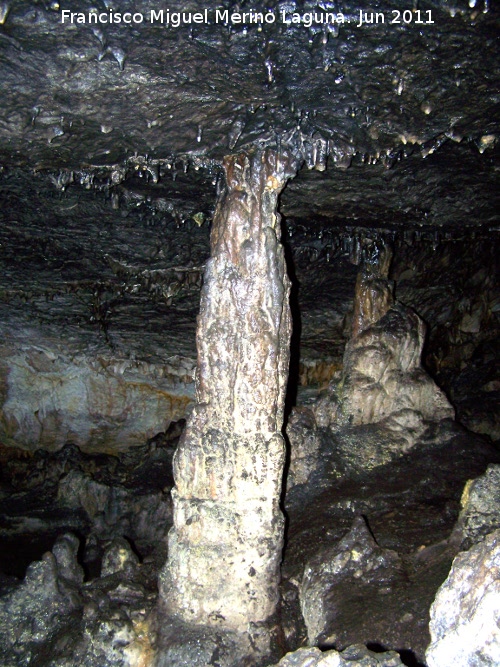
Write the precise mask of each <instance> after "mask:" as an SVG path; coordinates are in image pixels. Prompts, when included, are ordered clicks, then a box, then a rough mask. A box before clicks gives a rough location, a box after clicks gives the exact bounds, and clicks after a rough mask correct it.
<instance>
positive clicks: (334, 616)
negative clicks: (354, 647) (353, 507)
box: [300, 517, 404, 646]
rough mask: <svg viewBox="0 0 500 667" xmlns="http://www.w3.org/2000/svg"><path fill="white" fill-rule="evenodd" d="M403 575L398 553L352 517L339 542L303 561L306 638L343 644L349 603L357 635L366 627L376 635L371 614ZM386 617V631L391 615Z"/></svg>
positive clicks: (384, 602)
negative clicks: (351, 523)
mask: <svg viewBox="0 0 500 667" xmlns="http://www.w3.org/2000/svg"><path fill="white" fill-rule="evenodd" d="M403 579H404V570H403V565H402V561H401V559H400V557H399V555H398V554H397V553H396V552H395V551H392V550H390V549H383V548H382V547H379V546H378V544H377V543H376V542H375V540H374V538H373V536H372V535H371V533H370V531H369V529H368V527H367V525H366V522H365V520H364V519H363V518H362V517H359V518H357V519H356V520H355V521H354V523H353V526H352V528H351V530H350V532H349V533H348V534H347V535H346V536H345V537H344V538H343V539H342V540H341V541H340V542H339V543H338V544H336V545H334V546H331V547H325V548H323V549H320V550H319V551H318V552H317V553H316V555H315V556H314V557H313V558H312V559H311V560H309V561H308V563H307V564H306V567H305V570H304V576H303V579H302V585H301V588H300V605H301V609H302V614H303V616H304V620H305V623H306V626H307V635H308V639H309V643H310V644H311V645H317V644H319V645H332V644H335V645H339V644H340V645H342V643H343V642H344V637H343V636H342V631H343V622H342V617H343V615H345V610H347V609H349V608H350V609H351V611H350V612H349V613H350V614H351V616H352V615H353V614H354V615H357V616H358V620H359V628H358V631H359V634H360V636H362V634H363V633H366V632H368V633H370V632H373V633H374V635H375V633H376V632H379V631H380V628H379V627H378V626H377V621H378V619H377V618H376V617H377V616H379V617H380V616H383V615H384V614H385V612H386V607H387V605H388V604H389V600H391V589H392V586H393V585H394V584H397V583H398V582H401V581H402V580H403ZM377 599H378V604H377V602H375V604H374V603H373V600H377ZM353 600H354V605H353ZM356 600H358V604H356V603H355V601H356ZM368 600H370V602H368ZM361 601H362V602H361ZM392 603H393V602H392V600H391V603H390V604H392ZM377 607H379V608H378V611H377ZM353 609H355V610H356V611H353ZM382 609H383V613H382V614H381V613H380V612H381V610H382ZM386 623H387V627H386V628H385V632H387V630H388V628H389V624H390V621H386ZM366 641H375V642H378V643H384V644H387V642H382V641H381V637H380V636H379V637H378V638H377V637H376V636H371V637H370V636H368V637H366ZM343 645H344V646H345V645H346V644H345V643H343Z"/></svg>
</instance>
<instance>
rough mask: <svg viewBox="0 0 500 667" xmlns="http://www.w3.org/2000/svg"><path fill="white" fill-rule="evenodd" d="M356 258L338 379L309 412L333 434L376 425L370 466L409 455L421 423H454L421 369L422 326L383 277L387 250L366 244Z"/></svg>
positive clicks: (443, 398) (439, 393)
mask: <svg viewBox="0 0 500 667" xmlns="http://www.w3.org/2000/svg"><path fill="white" fill-rule="evenodd" d="M361 252H362V257H361V268H360V271H359V273H358V277H357V281H356V294H355V300H354V315H353V326H352V337H351V339H350V340H349V341H348V343H347V345H346V349H345V353H344V367H343V372H342V377H341V379H340V381H339V382H338V383H334V384H332V385H331V386H330V387H329V389H328V391H327V392H326V395H325V396H323V397H321V398H320V399H319V400H318V401H317V403H316V405H315V406H314V411H315V415H316V420H317V423H318V425H319V426H326V427H330V428H331V429H334V430H335V429H338V428H342V427H360V426H362V425H365V424H378V426H379V430H380V429H383V431H384V433H385V434H386V436H387V437H386V440H387V446H386V452H384V451H380V452H374V453H373V456H371V459H373V461H372V462H373V464H376V463H377V461H378V462H379V463H385V462H387V460H388V459H387V453H390V452H392V453H393V454H398V453H401V452H405V451H407V450H408V449H410V448H411V447H412V446H413V445H414V444H415V442H416V441H417V439H418V438H419V436H421V435H422V433H423V432H424V431H425V428H426V423H427V422H437V421H440V420H441V419H445V418H453V417H454V410H453V408H452V406H451V405H450V403H449V402H448V399H447V398H446V396H445V395H444V393H443V392H442V391H441V390H440V389H439V388H438V387H437V385H436V384H435V383H434V381H433V380H432V379H431V377H430V376H429V375H428V374H427V373H426V371H425V370H424V369H423V368H422V366H421V355H422V348H423V345H424V338H425V326H424V323H423V322H422V320H421V319H420V317H419V316H418V315H417V314H416V313H415V312H414V311H413V310H411V309H410V308H407V307H406V306H404V305H403V304H401V303H394V300H393V295H392V284H391V282H390V281H389V280H388V278H387V276H388V272H389V267H390V261H391V252H390V250H389V249H388V248H387V247H386V246H383V245H382V246H379V245H378V244H377V243H375V242H373V243H370V242H368V243H367V244H366V245H365V247H364V248H363V249H362V251H361ZM379 439H380V438H379ZM381 439H382V440H383V439H384V437H382V438H381Z"/></svg>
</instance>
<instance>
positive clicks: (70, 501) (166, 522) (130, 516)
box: [57, 470, 172, 547]
mask: <svg viewBox="0 0 500 667" xmlns="http://www.w3.org/2000/svg"><path fill="white" fill-rule="evenodd" d="M57 498H58V501H59V502H60V503H61V504H62V505H65V506H66V507H71V508H73V509H75V510H80V509H81V510H83V511H84V512H85V513H86V515H87V517H88V519H89V521H90V523H91V524H92V530H93V533H94V534H96V535H98V537H99V539H101V540H103V539H104V540H106V539H108V540H112V539H114V538H119V537H121V536H123V535H126V536H127V537H130V538H131V539H133V540H134V541H135V542H136V543H138V544H141V543H143V544H145V545H147V546H149V547H151V546H154V545H155V544H158V542H160V541H162V540H164V539H165V538H166V535H167V532H168V529H169V527H170V526H171V525H172V505H171V499H170V495H167V494H164V493H162V492H156V493H146V494H138V493H134V492H133V491H132V490H129V489H127V488H124V487H122V486H108V485H107V484H103V483H100V482H96V481H95V480H93V479H92V478H91V476H90V475H88V474H85V473H83V472H81V471H79V470H73V471H71V472H69V473H68V474H67V475H65V476H64V477H62V479H61V480H60V482H59V486H58V492H57Z"/></svg>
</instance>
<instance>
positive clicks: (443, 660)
mask: <svg viewBox="0 0 500 667" xmlns="http://www.w3.org/2000/svg"><path fill="white" fill-rule="evenodd" d="M429 627H430V632H431V644H430V646H429V648H428V649H427V653H426V658H427V664H428V665H429V667H476V666H477V665H481V666H482V667H483V666H484V667H494V666H495V665H498V656H499V655H500V630H499V627H500V530H496V531H495V532H494V533H491V534H490V535H489V536H488V537H486V538H485V539H484V540H483V541H482V542H480V543H479V544H477V545H475V546H474V547H472V548H471V549H470V550H469V551H465V552H462V553H460V554H459V555H458V556H457V557H456V558H455V560H454V561H453V566H452V568H451V572H450V574H449V576H448V578H447V579H446V581H445V582H444V584H443V585H442V586H441V588H440V589H439V591H438V593H437V595H436V599H435V600H434V603H433V605H432V607H431V622H430V626H429Z"/></svg>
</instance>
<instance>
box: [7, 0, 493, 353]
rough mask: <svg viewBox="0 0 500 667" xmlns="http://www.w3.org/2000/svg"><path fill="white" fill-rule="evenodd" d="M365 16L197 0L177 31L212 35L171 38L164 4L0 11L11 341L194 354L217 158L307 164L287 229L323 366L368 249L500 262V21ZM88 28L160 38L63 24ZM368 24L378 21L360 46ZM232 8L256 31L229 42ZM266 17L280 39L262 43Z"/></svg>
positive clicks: (291, 188) (474, 11)
mask: <svg viewBox="0 0 500 667" xmlns="http://www.w3.org/2000/svg"><path fill="white" fill-rule="evenodd" d="M360 4H361V3H360ZM362 4H363V6H362V7H360V5H359V4H356V3H354V2H350V1H348V2H343V3H338V4H337V3H331V2H329V1H328V0H324V1H323V2H320V3H314V2H308V1H307V0H305V1H302V2H301V1H298V0H297V1H294V0H283V1H282V2H275V1H271V2H267V3H265V4H264V3H249V2H245V1H243V2H240V3H231V2H221V3H209V2H205V1H204V0H191V1H187V2H186V3H184V4H183V5H176V6H175V8H173V7H170V11H171V12H173V11H174V9H175V11H184V12H187V13H191V14H193V13H195V12H202V13H203V12H204V11H205V10H206V11H207V16H208V18H209V20H208V22H207V23H200V24H191V25H180V26H179V27H173V26H172V25H162V24H161V23H159V22H158V21H156V22H155V23H153V24H151V23H149V21H148V17H149V16H150V12H151V10H152V9H155V10H156V11H159V10H160V9H162V8H163V10H164V12H165V16H166V12H167V9H168V7H167V6H163V5H161V3H156V2H150V1H148V2H143V1H141V0H137V1H135V2H131V1H128V0H124V1H123V2H120V3H114V4H113V3H111V2H110V1H109V0H96V1H95V2H94V3H91V2H86V1H85V0H81V1H78V2H76V1H71V0H69V1H67V2H66V1H64V2H63V1H61V2H60V3H59V2H51V1H49V0H38V1H37V0H31V1H27V0H18V1H13V2H0V96H1V97H0V99H1V104H0V202H1V206H0V221H1V224H0V269H1V270H0V311H1V314H2V317H1V320H2V321H3V322H4V324H5V323H10V324H7V325H6V326H7V329H5V327H4V334H5V330H8V331H12V330H13V329H14V330H15V329H16V327H12V322H15V321H16V318H19V319H18V325H16V326H17V329H19V330H20V329H21V328H22V327H24V326H28V324H30V323H34V322H37V323H38V324H39V325H40V326H45V325H46V326H47V327H50V331H51V332H52V333H51V335H53V332H54V331H56V332H57V333H56V334H55V335H56V337H58V336H59V335H60V332H61V331H63V330H64V332H65V334H64V335H65V336H66V337H69V338H70V337H71V336H70V332H71V331H72V332H73V333H75V332H77V333H75V336H76V339H78V341H79V344H81V342H82V340H83V339H84V338H85V336H86V335H87V333H88V336H89V340H90V341H91V342H92V341H95V334H96V332H99V336H100V340H101V343H103V344H105V345H109V344H111V343H112V344H113V345H115V346H116V347H117V348H122V347H123V349H124V350H126V351H127V353H128V352H130V350H132V351H133V350H134V349H137V351H138V352H137V353H138V354H139V355H140V354H142V355H143V356H144V355H145V354H146V352H147V356H150V357H156V356H158V355H159V356H161V355H162V354H163V352H162V350H164V349H165V347H166V348H168V349H169V350H170V351H171V352H173V353H176V354H177V353H179V354H189V355H192V354H193V353H194V326H195V325H194V321H195V315H196V313H197V310H198V303H199V287H200V282H201V275H202V272H203V267H204V263H205V262H206V260H207V258H208V254H209V243H208V241H209V231H210V221H211V217H212V215H213V211H214V207H215V201H216V197H217V192H218V190H219V189H220V187H221V186H222V183H223V173H222V169H221V164H222V159H223V157H224V155H227V154H228V153H234V152H237V151H241V150H246V151H248V150H252V149H253V148H257V149H258V148H262V147H266V146H270V147H274V148H277V149H280V148H285V147H286V148H287V150H289V151H292V152H293V153H294V154H295V156H296V158H297V165H298V166H299V167H300V169H299V172H298V174H297V176H296V178H295V179H293V180H291V181H290V182H289V183H288V185H287V187H286V188H285V190H284V192H283V194H282V196H281V200H280V211H281V213H282V215H283V218H284V232H285V234H284V238H285V241H286V244H287V246H288V248H289V250H291V257H292V258H293V259H292V262H291V264H290V262H289V270H290V271H291V273H292V274H293V273H294V272H295V273H296V275H295V279H296V280H298V282H299V283H300V284H301V297H300V299H301V307H302V306H304V307H306V306H307V304H309V306H307V307H308V308H309V310H310V313H309V315H310V314H311V313H313V315H314V313H316V310H318V309H319V310H318V313H319V314H318V318H319V319H318V318H316V319H317V320H318V321H317V322H316V319H314V318H313V319H314V322H313V323H312V324H308V319H307V317H306V316H304V317H303V329H302V337H303V341H304V340H305V339H306V338H307V335H309V337H310V339H311V341H312V343H311V345H312V347H314V348H315V349H316V348H317V349H319V348H320V347H321V346H322V343H321V341H322V340H323V339H324V338H325V335H326V334H325V332H327V331H328V330H329V328H331V326H332V323H331V322H330V320H329V319H328V318H329V316H327V315H326V314H327V313H328V312H330V310H331V301H332V300H335V299H337V301H338V302H339V303H340V304H347V303H348V301H349V300H350V299H351V300H352V292H353V286H354V280H355V274H356V268H355V267H354V266H353V265H352V263H350V259H352V257H350V254H352V241H353V238H354V237H355V235H356V234H359V233H360V229H361V233H363V229H368V230H372V231H371V232H370V233H373V230H379V231H380V232H381V233H384V234H389V235H391V234H392V235H394V234H396V235H397V234H399V233H400V232H404V233H406V231H407V230H413V231H415V230H417V232H418V234H420V239H422V238H423V239H424V241H425V240H426V239H428V240H430V241H432V242H433V243H434V242H437V241H439V239H440V238H450V236H451V237H460V238H461V239H463V238H465V237H467V235H469V236H470V235H471V234H476V235H479V236H480V237H482V238H483V239H485V238H486V239H488V241H487V242H488V243H489V240H490V239H491V241H492V243H493V245H494V244H495V243H497V241H498V230H499V222H498V211H499V210H500V207H499V197H498V195H499V187H498V168H499V159H498V158H499V154H500V145H499V144H500V142H499V141H498V138H499V137H500V113H499V94H500V58H499V49H498V35H499V26H500V21H499V10H498V7H497V6H496V5H495V4H494V3H488V2H483V1H482V0H481V1H480V0H478V1H477V2H475V1H474V0H470V1H463V0H453V2H452V1H451V0H436V1H434V2H419V3H418V6H417V5H416V4H412V3H408V6H406V5H405V6H404V7H403V6H402V5H401V3H396V2H374V3H372V4H371V5H369V6H368V5H367V3H362ZM471 5H474V6H471ZM92 8H94V9H96V10H97V11H98V12H103V13H104V14H105V15H107V16H109V15H110V14H111V13H112V10H113V11H115V12H118V11H120V12H122V13H123V12H125V11H130V12H135V13H138V14H142V15H143V16H144V17H145V19H144V22H143V23H141V24H138V25H131V26H127V25H123V24H121V25H115V24H100V25H89V24H88V23H86V24H78V23H73V24H71V23H70V22H68V21H66V22H65V23H64V24H63V23H62V11H63V10H64V11H68V12H70V13H71V12H76V13H84V14H85V16H87V15H88V12H89V11H90V10H91V9H92ZM360 9H362V10H363V11H367V12H369V13H371V12H372V11H373V12H374V13H375V12H381V13H383V15H384V17H385V23H383V24H382V23H377V24H364V25H360V26H358V23H359V15H360ZM226 10H227V12H228V16H231V15H235V13H237V12H239V13H240V15H241V14H242V13H244V12H247V18H246V23H240V24H238V23H235V24H232V25H225V24H223V23H221V22H219V23H216V21H215V17H216V12H217V11H219V12H220V13H222V14H223V13H224V12H225V11H226ZM259 10H260V11H262V12H266V13H267V15H268V16H274V17H275V20H274V22H273V23H266V22H264V23H263V24H262V25H257V24H255V23H251V22H250V21H249V20H248V13H249V12H250V11H259ZM410 10H413V11H410ZM403 11H406V14H405V15H404V16H405V17H406V19H407V20H408V21H409V22H408V23H406V24H405V23H404V22H401V23H391V19H394V18H396V17H397V16H399V17H400V19H402V17H403V14H398V13H397V12H403ZM283 12H284V15H285V17H286V18H287V20H289V19H290V17H291V16H292V15H293V14H294V13H295V14H298V15H299V16H300V17H302V18H304V17H305V16H307V15H308V14H311V13H313V14H314V13H315V12H316V15H317V16H319V15H320V14H321V13H322V12H333V13H335V14H336V15H338V13H339V12H341V13H342V14H343V16H344V18H345V22H344V23H335V24H333V23H332V24H329V25H325V24H320V23H313V24H312V25H310V26H309V27H308V26H307V25H306V24H305V23H304V22H302V23H301V24H297V25H288V24H285V23H283V20H282V18H283ZM418 12H420V13H418ZM419 17H420V19H421V20H428V19H432V21H433V23H424V24H417V23H416V21H417V20H418V18H419ZM410 19H411V20H410ZM342 235H344V237H342ZM464 235H465V236H464ZM342 238H344V241H343V240H342ZM411 239H412V237H409V241H408V242H410V243H411ZM332 258H333V259H334V260H335V261H331V260H332ZM334 286H335V287H334ZM333 289H335V290H336V292H335V294H336V296H335V297H334V295H333V291H332V290H333ZM329 299H330V301H328V300H329ZM327 302H328V303H327ZM345 308H347V306H345V307H344V305H342V306H341V308H340V311H339V313H338V319H339V321H340V320H341V319H342V317H343V316H344V310H345ZM315 309H316V310H315ZM313 311H314V312H313ZM319 311H321V312H319ZM304 312H305V311H304ZM311 317H312V315H311ZM315 317H316V316H315ZM335 317H337V315H336V316H335ZM311 321H312V320H311ZM54 327H55V328H54ZM309 329H310V331H309ZM110 331H111V333H109V332H110ZM308 331H309V333H308ZM118 332H119V336H118ZM69 338H68V339H69ZM325 340H326V338H325ZM325 344H326V343H325ZM328 344H329V345H331V343H328Z"/></svg>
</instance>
